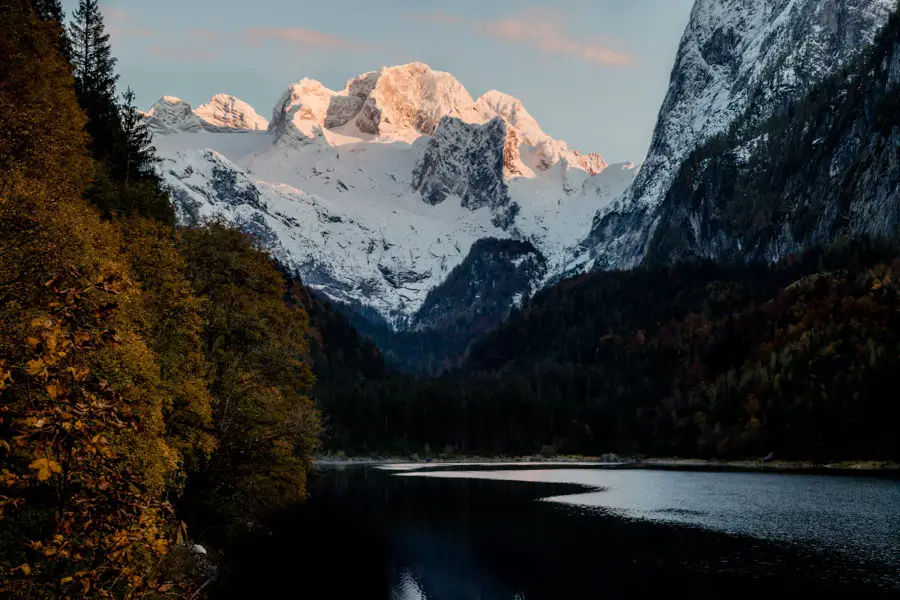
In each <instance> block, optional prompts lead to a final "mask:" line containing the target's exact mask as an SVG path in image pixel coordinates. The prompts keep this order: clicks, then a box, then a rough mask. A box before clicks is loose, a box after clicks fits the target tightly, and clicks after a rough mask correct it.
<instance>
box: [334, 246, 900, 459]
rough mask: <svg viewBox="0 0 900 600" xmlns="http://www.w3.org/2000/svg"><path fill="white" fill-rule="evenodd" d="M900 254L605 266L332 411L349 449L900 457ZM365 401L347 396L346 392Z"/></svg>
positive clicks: (838, 252) (875, 251)
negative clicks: (897, 386)
mask: <svg viewBox="0 0 900 600" xmlns="http://www.w3.org/2000/svg"><path fill="white" fill-rule="evenodd" d="M896 256H900V253H898V250H897V248H896V247H895V246H893V245H891V244H890V243H887V242H885V243H870V242H865V241H860V242H857V243H853V244H850V245H847V246H844V247H841V248H835V249H833V250H831V251H827V252H825V251H810V252H807V253H805V254H803V255H796V256H791V257H789V258H788V259H787V260H786V261H784V262H782V263H779V264H778V265H775V266H773V267H771V268H769V267H764V266H757V267H723V266H717V265H714V264H712V263H701V264H693V265H692V264H686V265H678V266H675V267H658V268H640V269H637V270H634V271H630V272H611V273H597V274H593V275H590V276H585V277H582V278H580V279H578V280H573V281H568V282H564V283H562V284H560V285H558V286H556V287H554V288H552V289H550V290H547V291H545V292H542V293H540V294H538V296H537V297H536V298H534V299H533V300H532V301H531V302H530V303H528V304H527V305H526V306H525V307H524V309H523V310H522V311H521V312H519V313H517V314H516V315H514V316H513V317H512V318H511V319H510V320H509V321H508V322H507V323H506V324H504V325H503V326H502V327H501V328H500V329H499V330H498V331H497V332H495V333H493V334H491V335H489V336H487V337H486V338H485V339H483V340H482V341H481V342H479V343H478V344H477V345H476V346H475V347H474V348H473V349H472V350H471V352H470V355H469V357H468V361H467V365H466V371H465V372H462V373H457V374H455V375H453V376H447V377H443V378H440V379H431V380H411V379H406V378H402V377H398V376H395V377H393V378H383V379H382V380H380V381H378V382H377V383H371V384H370V385H367V386H365V387H364V388H363V389H360V390H359V392H358V394H355V395H354V394H349V395H346V396H344V397H343V398H342V401H341V402H337V403H335V404H333V405H331V404H329V405H323V406H325V410H326V412H327V413H328V414H329V415H330V418H331V430H332V432H333V433H336V434H337V436H336V438H332V439H329V440H328V441H327V442H326V443H327V444H329V446H330V447H333V448H343V449H345V450H347V451H350V452H365V451H370V450H373V449H377V450H381V451H391V452H417V453H423V452H425V453H431V454H437V453H444V452H462V453H473V454H507V455H521V454H533V453H537V452H538V451H540V450H541V449H543V450H544V451H545V452H554V453H555V452H560V453H567V454H568V453H577V454H586V455H599V454H601V453H604V452H620V453H628V454H648V455H657V456H660V455H662V456H671V455H680V456H696V457H719V458H747V457H761V456H765V455H767V454H769V453H770V452H775V453H776V454H777V455H778V456H781V457H784V458H794V459H815V460H844V459H894V460H896V459H897V458H898V457H900V445H898V440H900V436H898V435H897V430H896V425H895V424H896V422H897V418H898V417H900V407H898V405H897V403H896V402H895V401H894V395H893V393H892V391H891V390H892V387H893V377H892V373H893V372H894V371H895V370H896V369H897V368H900V358H898V356H900V353H898V351H900V320H898V319H900V317H898V314H900V312H898V310H900V303H898V296H897V289H896V283H895V281H896V278H897V275H898V270H900V261H898V260H897V259H895V257H896ZM350 399H352V401H350V402H346V403H345V401H347V400H350Z"/></svg>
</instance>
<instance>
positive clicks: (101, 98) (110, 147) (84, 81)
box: [69, 0, 122, 161]
mask: <svg viewBox="0 0 900 600" xmlns="http://www.w3.org/2000/svg"><path fill="white" fill-rule="evenodd" d="M69 42H70V44H71V48H72V50H71V60H72V66H73V67H74V69H75V91H76V94H77V95H78V102H79V104H81V107H82V108H83V109H84V111H85V112H86V113H87V116H88V124H87V132H88V134H89V135H90V136H91V141H92V144H91V151H92V154H93V156H94V158H95V159H97V160H101V161H104V160H107V159H109V158H110V157H111V156H112V155H113V154H114V152H115V150H116V149H117V148H118V147H119V144H120V143H121V133H122V123H121V118H120V114H119V106H118V102H117V101H116V80H117V79H118V76H117V75H116V73H115V66H116V59H115V58H114V57H113V55H112V50H111V48H110V43H109V34H108V33H106V30H105V26H104V24H103V15H102V14H101V13H100V8H99V5H98V4H97V0H80V1H79V3H78V9H77V10H76V11H75V14H74V15H73V19H72V22H71V23H70V24H69Z"/></svg>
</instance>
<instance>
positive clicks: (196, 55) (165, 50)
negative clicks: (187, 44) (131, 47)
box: [147, 46, 215, 62]
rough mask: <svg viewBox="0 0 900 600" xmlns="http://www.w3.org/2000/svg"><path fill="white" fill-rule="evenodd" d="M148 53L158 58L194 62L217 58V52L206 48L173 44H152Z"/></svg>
mask: <svg viewBox="0 0 900 600" xmlns="http://www.w3.org/2000/svg"><path fill="white" fill-rule="evenodd" d="M147 54H148V55H150V56H155V57H157V58H165V59H171V60H188V61H193V62H209V61H211V60H213V59H214V58H215V54H213V53H211V52H206V51H205V50H193V49H188V48H176V47H172V46H150V47H149V48H147Z"/></svg>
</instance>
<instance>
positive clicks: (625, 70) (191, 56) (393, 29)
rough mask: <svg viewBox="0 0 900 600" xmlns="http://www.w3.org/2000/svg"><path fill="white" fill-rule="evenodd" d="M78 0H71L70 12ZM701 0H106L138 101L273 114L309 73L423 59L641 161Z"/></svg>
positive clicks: (621, 156)
mask: <svg viewBox="0 0 900 600" xmlns="http://www.w3.org/2000/svg"><path fill="white" fill-rule="evenodd" d="M76 4H77V1H76V0H63V5H64V7H65V8H66V10H67V11H68V12H70V13H71V11H72V9H73V8H74V6H75V5H76ZM692 4H693V0H553V1H550V0H544V1H543V2H541V1H540V0H535V1H534V2H530V3H523V2H516V1H512V0H453V1H447V2H436V1H433V0H389V1H388V0H382V1H378V0H374V1H373V0H337V1H323V0H316V1H314V2H313V1H306V0H216V1H213V0H153V1H139V0H106V2H105V3H104V2H102V1H101V5H102V6H104V11H105V14H106V21H107V28H108V30H110V32H111V34H112V37H113V46H114V47H113V49H114V52H115V54H116V56H117V57H118V59H119V65H118V72H119V74H120V76H121V84H122V86H123V87H124V86H125V85H130V86H132V87H133V88H134V90H135V93H136V94H137V99H138V103H139V104H140V106H141V108H147V107H149V105H150V104H152V103H153V102H154V101H155V100H156V99H158V98H159V97H160V96H163V95H167V94H168V95H173V96H178V97H180V98H183V99H185V100H187V101H189V102H191V104H193V105H194V106H195V107H196V106H197V105H198V104H201V103H203V102H205V101H207V100H208V99H209V98H210V97H211V96H213V95H214V94H216V93H219V92H224V93H229V94H234V95H235V96H237V97H239V98H241V99H243V100H245V101H246V102H249V103H250V104H251V105H252V106H253V107H254V108H256V110H257V111H258V112H259V113H260V114H261V115H263V116H264V117H266V118H269V117H270V116H271V112H272V107H273V105H274V104H275V101H276V100H277V99H278V96H279V95H280V94H281V93H282V92H283V91H284V90H285V89H286V88H287V86H288V85H289V84H291V83H292V82H294V81H297V80H299V79H302V78H303V77H311V78H313V79H318V80H320V81H321V82H322V83H324V84H325V85H326V86H328V87H330V88H333V89H342V88H343V87H344V83H345V82H346V80H347V79H349V78H350V77H352V76H355V75H358V74H360V73H363V72H366V71H371V70H374V69H377V68H378V67H380V66H383V65H394V64H402V63H407V62H411V61H422V62H426V63H428V64H429V65H431V66H432V67H433V68H435V69H439V70H442V71H449V72H451V73H453V74H454V75H455V76H456V77H457V79H459V81H460V82H461V83H462V84H463V85H464V86H466V88H467V89H468V90H469V92H470V93H471V94H472V96H473V97H475V98H477V97H478V96H479V95H481V94H482V93H484V92H486V91H488V90H490V89H498V90H500V91H502V92H506V93H508V94H512V95H513V96H516V97H518V98H519V99H520V100H522V102H523V103H524V105H525V107H526V108H527V109H528V110H529V112H531V113H532V115H534V117H535V118H536V119H537V121H538V122H539V123H540V124H541V126H542V127H543V128H544V130H545V131H546V132H547V133H549V134H551V135H553V136H554V137H557V138H559V139H564V140H566V141H567V142H569V144H570V146H572V147H575V148H579V149H581V150H583V151H588V152H600V153H601V154H602V155H603V156H604V157H605V158H606V159H607V160H608V161H610V162H616V161H623V160H633V161H635V162H640V161H642V160H643V158H644V155H645V153H646V150H647V147H648V145H649V142H650V137H651V135H652V131H653V126H654V125H655V122H656V116H657V113H658V111H659V107H660V104H661V103H662V100H663V97H664V95H665V92H666V88H667V86H668V80H669V73H670V71H671V68H672V64H673V63H674V60H675V52H676V50H677V47H678V42H679V40H680V38H681V34H682V32H683V30H684V28H685V26H686V24H687V20H688V16H689V13H690V8H691V5H692Z"/></svg>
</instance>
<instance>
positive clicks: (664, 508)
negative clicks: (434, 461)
mask: <svg viewBox="0 0 900 600" xmlns="http://www.w3.org/2000/svg"><path fill="white" fill-rule="evenodd" d="M402 476H404V477H428V478H461V479H488V480H501V481H522V482H532V483H534V482H542V483H570V484H574V485H578V486H583V487H585V488H589V489H590V490H591V491H589V492H586V493H577V494H565V495H559V496H551V497H548V498H544V499H543V500H545V501H547V502H558V503H563V504H569V505H576V506H583V507H592V508H598V509H603V510H605V511H609V512H611V513H614V514H617V515H620V516H623V517H627V518H641V519H647V520H651V521H664V522H669V523H679V524H686V525H697V526H701V527H706V528H709V529H713V530H716V531H722V532H726V533H733V534H741V535H750V536H755V537H759V538H762V539H767V540H778V541H785V542H795V543H802V544H805V545H808V546H810V547H814V548H816V549H820V550H831V551H838V552H846V553H849V554H850V555H852V556H854V557H863V558H865V559H867V560H872V561H879V562H884V563H886V564H888V565H892V566H895V567H897V568H898V569H900V482H898V481H896V480H888V479H875V478H864V477H834V476H824V475H786V474H770V473H709V472H686V471H653V470H645V469H635V470H604V469H577V470H576V469H555V470H527V471H518V470H503V471H442V472H411V473H403V474H402Z"/></svg>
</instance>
